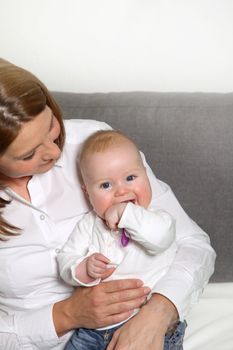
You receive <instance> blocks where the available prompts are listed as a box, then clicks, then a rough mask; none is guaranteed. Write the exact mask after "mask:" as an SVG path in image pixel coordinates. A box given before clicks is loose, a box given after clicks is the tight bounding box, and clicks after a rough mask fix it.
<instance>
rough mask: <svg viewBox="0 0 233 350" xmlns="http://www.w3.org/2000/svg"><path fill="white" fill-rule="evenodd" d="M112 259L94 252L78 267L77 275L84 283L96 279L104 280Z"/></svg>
mask: <svg viewBox="0 0 233 350" xmlns="http://www.w3.org/2000/svg"><path fill="white" fill-rule="evenodd" d="M109 263H110V260H109V259H108V258H106V256H104V255H103V254H101V253H93V254H91V255H90V256H88V257H86V258H85V259H84V260H83V261H82V262H80V264H79V265H78V266H77V267H76V270H75V277H76V278H77V279H78V280H79V281H80V282H82V283H85V284H86V283H90V282H93V281H94V280H96V279H101V280H103V279H104V278H106V277H105V275H106V271H107V269H108V267H107V265H108V264H109Z"/></svg>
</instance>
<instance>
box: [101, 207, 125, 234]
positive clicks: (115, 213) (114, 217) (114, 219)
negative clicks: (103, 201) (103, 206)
mask: <svg viewBox="0 0 233 350" xmlns="http://www.w3.org/2000/svg"><path fill="white" fill-rule="evenodd" d="M126 205H127V203H118V204H115V205H113V206H112V207H110V208H108V209H107V210H106V212H105V214H104V219H105V222H106V225H107V226H108V227H109V228H110V230H117V228H118V223H119V221H120V219H121V216H122V214H123V212H124V210H125V207H126Z"/></svg>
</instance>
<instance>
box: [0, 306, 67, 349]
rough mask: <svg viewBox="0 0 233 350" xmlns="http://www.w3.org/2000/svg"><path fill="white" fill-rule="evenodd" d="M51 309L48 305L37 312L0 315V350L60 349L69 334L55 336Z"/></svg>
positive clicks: (29, 311)
mask: <svg viewBox="0 0 233 350" xmlns="http://www.w3.org/2000/svg"><path fill="white" fill-rule="evenodd" d="M52 308H53V305H48V306H45V307H43V308H40V309H38V310H35V309H34V310H28V311H23V312H17V313H15V314H14V315H1V318H0V349H4V350H15V349H17V350H19V349H43V350H45V349H62V348H63V347H64V344H65V342H66V341H67V340H68V338H69V337H70V334H66V335H65V336H63V337H60V338H59V337H58V336H57V334H56V332H55V329H54V325H53V320H52ZM59 345H60V346H59Z"/></svg>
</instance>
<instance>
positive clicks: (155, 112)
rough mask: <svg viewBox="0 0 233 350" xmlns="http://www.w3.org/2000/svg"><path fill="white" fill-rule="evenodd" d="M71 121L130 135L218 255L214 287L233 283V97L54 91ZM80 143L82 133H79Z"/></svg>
mask: <svg viewBox="0 0 233 350" xmlns="http://www.w3.org/2000/svg"><path fill="white" fill-rule="evenodd" d="M54 96H55V98H56V100H57V102H58V103H59V105H60V106H61V108H62V110H63V113H64V117H65V118H81V119H87V118H88V119H96V120H102V121H105V122H107V123H108V124H110V125H111V126H112V127H114V128H116V129H120V130H122V131H124V132H126V133H128V134H129V135H130V136H131V137H132V138H133V139H134V140H135V142H136V143H137V144H138V146H139V148H140V149H141V150H142V151H143V152H144V153H145V154H146V157H147V161H148V163H149V164H150V165H151V167H152V168H153V170H154V172H155V174H156V175H157V177H158V178H160V179H161V180H163V181H165V182H167V183H168V184H169V185H170V186H171V187H172V189H173V191H174V192H175V194H176V196H177V198H178V200H179V201H180V203H181V204H182V206H183V208H184V209H185V210H186V212H187V213H188V214H189V215H190V216H191V217H192V218H193V219H194V220H195V221H196V222H197V223H198V224H199V225H200V226H201V227H202V228H203V229H204V230H205V231H206V232H207V233H208V234H209V236H210V238H211V242H212V245H213V247H214V248H215V250H216V252H217V260H216V268H215V273H214V275H213V276H212V278H211V281H212V282H227V281H233V268H232V252H233V234H232V232H233V175H232V174H233V93H228V94H220V93H219V94H217V93H156V92H131V93H130V92H127V93H103V94H102V93H97V94H74V93H61V92H54ZM77 137H78V135H77Z"/></svg>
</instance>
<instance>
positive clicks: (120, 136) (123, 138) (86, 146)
mask: <svg viewBox="0 0 233 350" xmlns="http://www.w3.org/2000/svg"><path fill="white" fill-rule="evenodd" d="M125 142H130V143H131V144H132V145H133V146H134V147H135V149H136V150H137V151H138V154H140V153H139V150H138V148H137V146H136V144H135V143H134V141H133V140H132V139H131V138H130V137H129V136H127V135H125V134H124V133H122V132H121V131H119V130H98V131H96V132H95V133H94V134H92V135H91V136H89V137H88V138H87V139H86V140H85V142H84V143H83V146H82V149H81V152H80V154H79V164H80V166H81V164H82V162H83V160H84V159H85V158H86V157H87V156H88V155H92V154H94V153H101V152H104V151H106V150H107V149H109V148H110V147H112V146H118V145H121V144H122V143H125Z"/></svg>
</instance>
